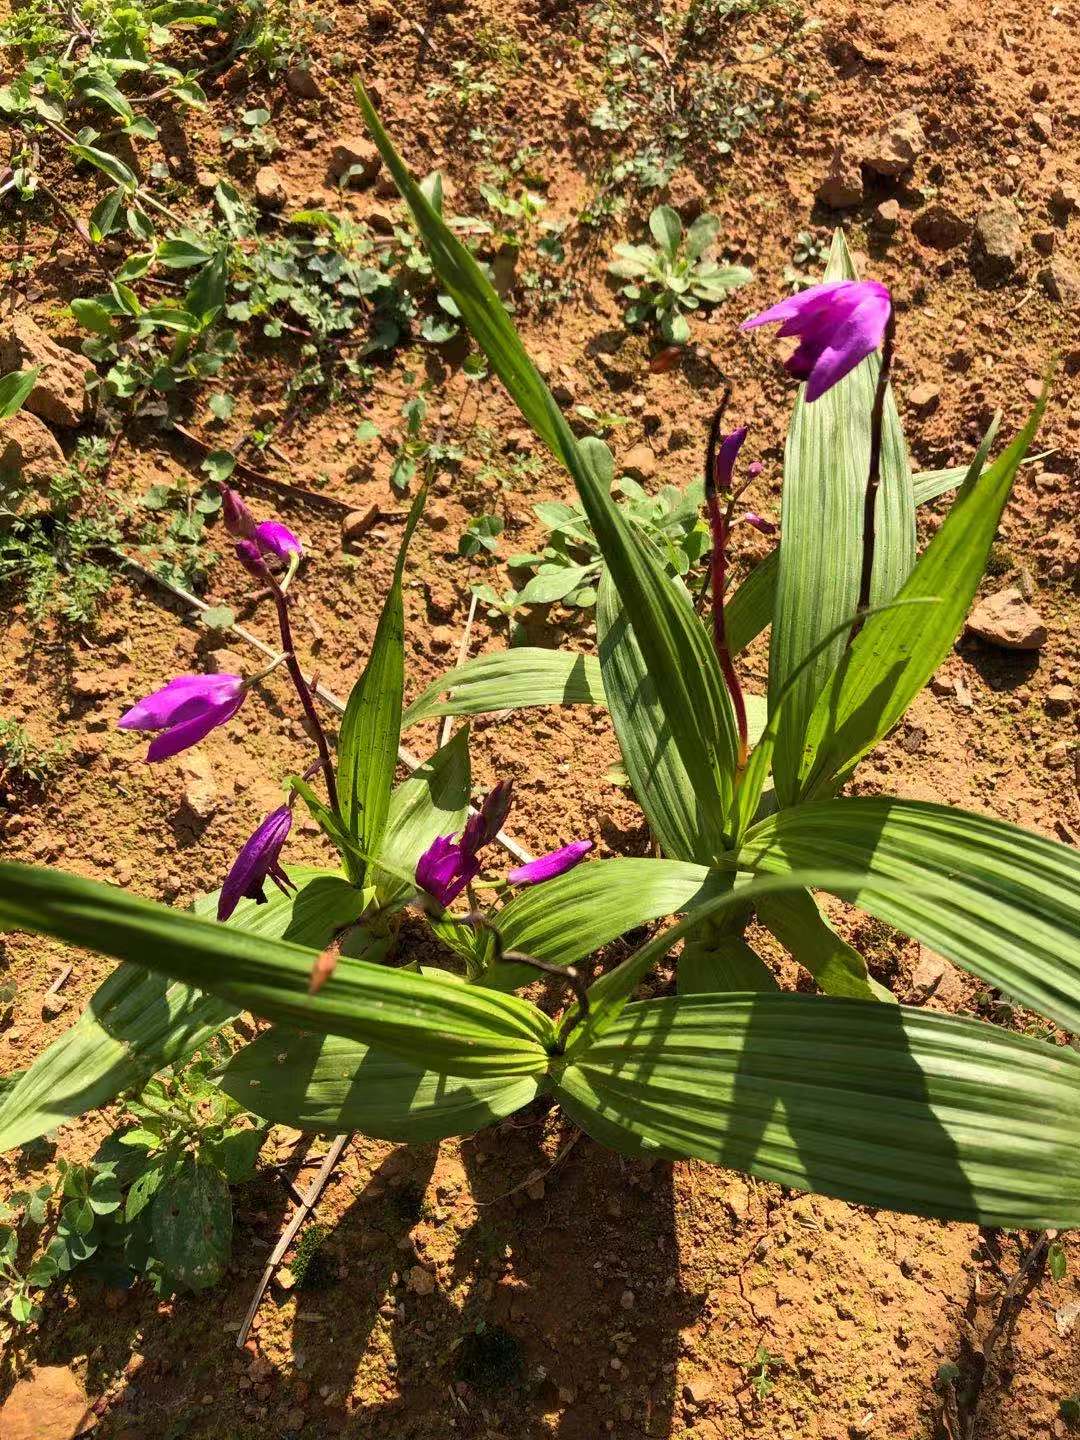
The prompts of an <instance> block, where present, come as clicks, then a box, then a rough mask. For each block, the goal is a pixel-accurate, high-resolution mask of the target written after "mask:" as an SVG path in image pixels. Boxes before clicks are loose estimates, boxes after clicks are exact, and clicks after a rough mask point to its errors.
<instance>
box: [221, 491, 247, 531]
mask: <svg viewBox="0 0 1080 1440" xmlns="http://www.w3.org/2000/svg"><path fill="white" fill-rule="evenodd" d="M221 518H222V519H223V520H224V522H225V529H226V530H227V531H228V532H229V534H230V535H233V536H235V537H236V539H237V540H250V539H251V538H252V536H253V535H254V534H255V517H254V515H252V513H251V511H250V510H249V509H248V507H247V506H246V505H245V504H244V501H243V497H242V496H240V495H239V494H238V493H237V492H236V491H235V490H234V489H233V488H232V487H231V486H230V485H222V487H221Z"/></svg>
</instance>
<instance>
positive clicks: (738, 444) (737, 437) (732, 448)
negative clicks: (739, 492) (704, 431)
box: [713, 425, 747, 492]
mask: <svg viewBox="0 0 1080 1440" xmlns="http://www.w3.org/2000/svg"><path fill="white" fill-rule="evenodd" d="M746 435H747V427H746V426H745V425H740V427H739V428H738V430H732V432H731V434H730V435H724V436H722V437H721V440H720V448H719V450H718V451H717V452H716V463H715V467H714V470H713V486H714V488H715V489H716V490H719V491H721V492H723V491H725V490H730V489H731V480H732V476H733V475H734V474H735V461H736V460H737V459H738V458H739V451H740V450H741V449H742V447H743V441H744V440H745V439H746Z"/></svg>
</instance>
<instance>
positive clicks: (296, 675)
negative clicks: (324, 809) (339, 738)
mask: <svg viewBox="0 0 1080 1440" xmlns="http://www.w3.org/2000/svg"><path fill="white" fill-rule="evenodd" d="M266 573H267V578H268V580H269V584H270V593H271V595H272V596H273V597H274V604H275V606H276V607H277V617H278V629H279V631H280V632H281V648H282V650H283V651H284V654H285V668H286V669H287V670H288V672H289V676H290V678H291V680H292V682H293V685H294V686H295V688H296V693H297V695H298V696H299V697H300V704H301V705H302V706H303V707H304V714H305V715H306V716H307V718H308V722H309V724H310V725H311V729H312V734H313V737H314V740H315V744H316V745H317V746H318V748H319V763H320V765H321V766H322V772H323V779H324V780H325V781H326V798H327V799H328V800H329V802H330V808H331V810H333V811H334V812H335V813H336V812H337V808H338V795H337V782H336V781H335V779H334V762H333V761H332V760H331V758H330V746H329V745H328V743H327V740H326V732H325V731H324V730H323V727H322V721H321V720H320V719H319V712H318V710H316V708H315V701H314V699H313V697H312V694H311V690H310V688H309V687H308V683H307V681H306V680H305V679H304V673H303V671H302V670H301V669H300V662H299V661H298V660H297V658H296V650H295V648H294V646H293V634H292V624H291V622H290V620H289V602H288V599H287V597H286V595H285V591H284V590H282V588H281V586H280V585H279V584H278V583H277V581H276V580H275V579H274V577H273V576H272V575H271V574H270V572H269V570H267V572H266Z"/></svg>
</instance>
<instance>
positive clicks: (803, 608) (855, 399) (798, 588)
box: [769, 231, 915, 805]
mask: <svg viewBox="0 0 1080 1440" xmlns="http://www.w3.org/2000/svg"><path fill="white" fill-rule="evenodd" d="M857 278H858V277H857V276H856V273H855V268H854V266H853V264H852V261H851V256H850V255H849V253H848V249H847V246H846V244H845V243H844V239H843V236H842V235H841V234H840V232H839V231H837V232H836V235H835V237H834V240H833V248H832V254H831V256H830V259H829V264H828V268H827V269H826V272H825V279H826V280H854V279H857ZM879 367H880V360H879V358H878V356H877V355H869V356H867V358H866V359H865V360H864V361H863V362H862V363H861V364H860V365H857V366H856V367H855V369H854V370H852V371H851V372H850V373H849V374H848V375H846V376H845V377H844V379H843V380H841V381H839V382H838V383H837V384H836V385H834V386H833V387H832V389H831V390H829V391H827V392H826V394H824V395H822V396H821V398H820V399H818V400H815V401H814V402H813V404H811V405H807V404H806V402H805V400H804V398H803V395H804V393H805V387H802V388H801V389H800V392H799V398H798V399H797V401H796V402H795V411H794V414H793V416H792V420H791V428H790V430H789V431H788V439H787V448H786V451H785V456H784V490H783V502H782V507H781V520H780V534H781V536H782V541H781V545H780V552H779V553H780V559H779V567H778V570H777V582H776V610H775V615H774V618H773V629H772V643H771V647H770V653H769V701H770V706H771V705H772V704H773V702H774V701H775V699H776V697H777V696H778V695H779V693H780V691H781V689H782V688H783V686H784V684H785V682H786V681H787V679H788V677H789V676H790V675H792V674H793V672H794V671H795V670H796V668H797V667H798V666H799V664H800V663H801V662H802V661H803V659H804V658H805V657H806V656H807V655H808V654H809V652H810V651H811V650H812V649H813V648H814V647H815V646H816V645H817V644H818V643H819V641H820V640H821V639H822V637H823V636H825V635H827V634H828V633H829V632H830V631H832V630H834V629H835V627H836V626H837V625H838V624H839V623H840V621H842V620H843V619H844V617H845V616H847V615H851V614H852V613H853V612H854V610H855V609H856V607H857V606H858V603H859V578H860V575H861V573H862V561H863V508H864V502H865V496H866V484H867V477H868V474H869V468H870V414H871V411H872V409H873V403H874V391H875V388H876V385H877V376H878V370H879ZM875 533H876V537H877V538H876V544H875V550H874V572H873V581H872V585H871V591H870V599H871V601H872V602H875V601H880V600H887V599H890V598H891V597H892V596H893V595H894V594H895V593H896V591H897V590H899V588H900V586H901V585H902V584H903V582H904V580H905V579H906V578H907V574H908V571H909V570H910V569H911V566H912V564H913V563H914V560H915V502H914V496H913V492H912V484H911V469H910V466H909V464H908V458H907V447H906V445H905V443H904V435H903V430H902V429H901V426H900V420H899V417H898V415H897V413H896V405H895V403H894V401H893V398H892V394H891V392H887V393H886V398H885V411H884V418H883V430H882V446H881V485H880V489H879V491H878V497H877V507H876V523H875ZM846 643H847V642H846V637H844V636H843V635H839V636H837V637H836V638H835V639H834V640H833V642H832V644H831V645H830V646H829V647H828V648H827V649H826V650H825V651H823V652H822V653H821V654H820V655H819V656H818V657H817V659H816V660H815V662H814V663H813V665H811V666H810V667H809V668H808V669H807V670H806V671H805V672H804V673H803V674H802V675H801V676H800V678H799V682H798V684H797V686H796V687H795V690H794V693H793V694H792V695H791V697H790V699H789V702H788V705H787V708H786V713H785V715H784V718H783V720H782V723H781V726H780V730H779V733H778V735H777V740H776V754H775V757H774V760H773V773H774V777H775V783H776V793H777V795H778V796H779V797H780V801H781V803H782V804H785V805H787V804H790V803H791V801H792V800H794V799H795V797H796V794H797V788H798V787H797V779H798V773H799V763H800V760H801V758H802V741H803V736H804V734H805V731H806V725H807V722H808V720H809V718H810V714H811V712H812V711H813V708H814V704H815V702H816V700H817V698H818V695H819V693H820V691H821V688H822V686H823V685H824V684H825V682H826V680H827V679H828V677H829V675H830V674H831V673H832V672H833V670H834V669H835V668H836V664H837V661H838V660H839V659H840V656H841V654H842V653H843V651H844V648H845V645H846Z"/></svg>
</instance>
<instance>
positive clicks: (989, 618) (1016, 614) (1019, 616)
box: [967, 589, 1047, 650]
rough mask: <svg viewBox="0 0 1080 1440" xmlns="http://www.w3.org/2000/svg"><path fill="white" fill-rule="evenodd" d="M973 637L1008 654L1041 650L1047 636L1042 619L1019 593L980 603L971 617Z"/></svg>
mask: <svg viewBox="0 0 1080 1440" xmlns="http://www.w3.org/2000/svg"><path fill="white" fill-rule="evenodd" d="M967 628H968V631H969V633H970V634H972V635H977V636H978V637H979V638H980V639H981V640H987V641H989V642H990V644H991V645H999V646H1000V647H1001V648H1002V649H1005V650H1041V649H1042V647H1043V646H1044V645H1045V644H1046V639H1047V632H1046V626H1045V625H1044V624H1043V620H1042V616H1041V615H1040V614H1039V612H1038V611H1037V610H1036V609H1035V608H1034V606H1032V605H1029V604H1028V602H1027V601H1026V600H1025V599H1024V597H1023V595H1022V594H1021V592H1020V591H1019V590H1016V589H1009V590H999V591H998V593H997V594H996V595H991V596H989V597H988V598H987V599H985V600H980V601H979V603H978V604H977V605H976V606H975V609H974V610H973V611H972V612H971V614H970V615H969V616H968V622H967Z"/></svg>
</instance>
